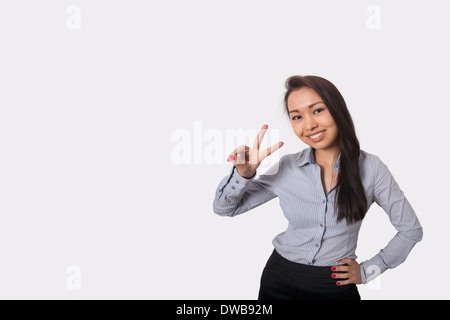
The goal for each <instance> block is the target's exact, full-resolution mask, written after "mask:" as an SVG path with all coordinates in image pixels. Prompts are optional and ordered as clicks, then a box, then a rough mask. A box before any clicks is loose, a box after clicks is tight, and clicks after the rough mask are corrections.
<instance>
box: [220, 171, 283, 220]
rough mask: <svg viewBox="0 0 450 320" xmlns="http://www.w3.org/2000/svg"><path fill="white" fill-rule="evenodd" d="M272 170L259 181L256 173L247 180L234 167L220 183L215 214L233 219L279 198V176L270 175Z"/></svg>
mask: <svg viewBox="0 0 450 320" xmlns="http://www.w3.org/2000/svg"><path fill="white" fill-rule="evenodd" d="M275 166H278V164H276V165H275ZM271 169H272V168H271ZM271 169H269V170H268V172H267V174H261V175H260V176H259V177H258V178H257V179H255V176H256V173H255V175H254V176H253V177H251V178H250V179H246V178H243V177H241V176H240V175H239V173H238V171H237V169H236V167H234V166H233V168H232V169H231V172H230V174H229V175H228V176H226V177H224V178H223V179H222V181H220V183H219V186H218V187H217V189H216V194H215V198H214V203H213V210H214V212H215V213H216V214H218V215H220V216H230V217H232V216H235V215H238V214H241V213H244V212H246V211H249V210H251V209H253V208H255V207H257V206H259V205H261V204H263V203H265V202H267V201H269V200H271V199H273V198H275V197H277V195H276V194H275V192H274V190H275V187H276V184H277V179H278V174H269V173H270V172H271ZM277 171H278V170H277Z"/></svg>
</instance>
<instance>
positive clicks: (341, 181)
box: [284, 76, 367, 224]
mask: <svg viewBox="0 0 450 320" xmlns="http://www.w3.org/2000/svg"><path fill="white" fill-rule="evenodd" d="M303 87H307V88H310V89H312V90H314V91H315V92H316V93H317V94H318V95H319V96H320V97H321V98H322V100H323V102H324V103H325V105H326V106H327V108H328V110H329V111H330V114H331V116H332V117H333V119H334V121H335V123H336V125H337V127H338V131H339V134H338V137H337V139H338V143H339V149H340V152H341V158H340V161H339V173H338V181H337V183H336V189H335V190H336V193H335V203H336V204H337V221H341V220H342V219H345V220H346V221H347V224H353V223H355V222H357V221H360V220H362V219H363V218H364V216H365V214H366V212H367V199H366V195H365V193H364V187H363V185H362V182H361V174H360V170H359V155H360V147H359V141H358V138H357V137H356V132H355V126H354V125H353V120H352V117H351V116H350V113H349V111H348V109H347V104H346V103H345V100H344V98H343V97H342V95H341V93H340V92H339V90H338V89H337V88H336V87H335V85H334V84H332V83H331V82H330V81H328V80H326V79H324V78H321V77H317V76H292V77H289V78H288V79H287V80H286V93H285V95H284V106H285V112H286V114H287V115H288V116H289V109H288V104H287V101H288V97H289V95H290V94H291V92H292V91H294V90H298V89H300V88H303Z"/></svg>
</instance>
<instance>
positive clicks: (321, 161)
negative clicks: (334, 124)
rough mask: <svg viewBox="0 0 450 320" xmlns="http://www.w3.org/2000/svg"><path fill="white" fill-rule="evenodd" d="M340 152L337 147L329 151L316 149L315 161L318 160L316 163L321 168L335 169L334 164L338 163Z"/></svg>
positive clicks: (328, 149)
mask: <svg viewBox="0 0 450 320" xmlns="http://www.w3.org/2000/svg"><path fill="white" fill-rule="evenodd" d="M339 154H340V150H339V148H338V147H337V146H336V147H334V148H327V149H321V150H316V149H314V159H315V160H316V163H317V164H318V165H319V166H324V167H328V168H330V167H333V165H334V163H335V162H336V159H337V158H338V157H339Z"/></svg>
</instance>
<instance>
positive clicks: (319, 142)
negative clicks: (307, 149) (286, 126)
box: [287, 87, 339, 150]
mask: <svg viewBox="0 0 450 320" xmlns="http://www.w3.org/2000/svg"><path fill="white" fill-rule="evenodd" d="M287 104H288V109H289V118H290V120H291V124H292V128H293V129H294V132H295V134H296V135H297V136H298V137H299V138H300V139H301V140H302V141H303V142H304V143H306V144H307V145H309V146H311V147H313V148H314V149H316V150H324V149H328V148H334V147H336V146H337V143H338V140H337V136H338V133H339V130H338V128H337V125H336V123H335V122H334V119H333V117H332V116H331V114H330V112H329V110H328V108H327V106H326V105H325V103H324V102H323V100H322V99H321V98H320V96H319V95H318V94H317V93H316V92H315V91H314V90H312V89H311V88H306V87H304V88H301V89H298V90H295V91H292V92H291V94H290V95H289V97H288V101H287ZM318 133H321V134H319V135H317V134H318Z"/></svg>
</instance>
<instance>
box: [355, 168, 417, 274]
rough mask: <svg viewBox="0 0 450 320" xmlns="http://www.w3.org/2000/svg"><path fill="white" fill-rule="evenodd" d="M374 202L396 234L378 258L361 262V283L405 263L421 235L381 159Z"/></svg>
mask: <svg viewBox="0 0 450 320" xmlns="http://www.w3.org/2000/svg"><path fill="white" fill-rule="evenodd" d="M374 199H375V202H376V203H377V204H378V205H379V206H380V207H382V208H383V209H384V211H385V212H386V213H387V215H388V216H389V219H390V221H391V223H392V225H393V226H394V227H395V229H396V230H397V231H398V232H397V234H396V235H395V236H394V237H393V238H392V239H391V240H390V241H389V243H388V244H387V246H386V247H385V248H384V249H382V250H380V252H379V253H378V254H377V255H375V256H374V257H373V258H371V259H370V260H367V261H364V262H363V263H361V265H360V267H361V277H362V283H367V282H368V281H371V280H373V279H375V278H376V277H377V276H378V275H380V274H381V273H383V272H384V271H386V270H387V269H392V268H395V267H397V266H398V265H400V264H401V263H402V262H404V261H405V260H406V258H407V256H408V255H409V253H410V251H411V250H412V248H413V247H414V245H415V244H416V243H417V242H419V241H421V240H422V236H423V232H422V227H421V225H420V223H419V220H418V218H417V216H416V214H415V212H414V210H413V208H412V207H411V204H410V203H409V202H408V199H406V197H405V195H404V194H403V192H402V191H401V190H400V187H399V186H398V184H397V182H396V181H395V179H394V177H393V176H392V174H391V173H390V171H389V169H388V167H387V166H386V165H385V164H384V163H383V162H381V160H380V161H379V163H378V169H377V174H376V178H375V186H374Z"/></svg>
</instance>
